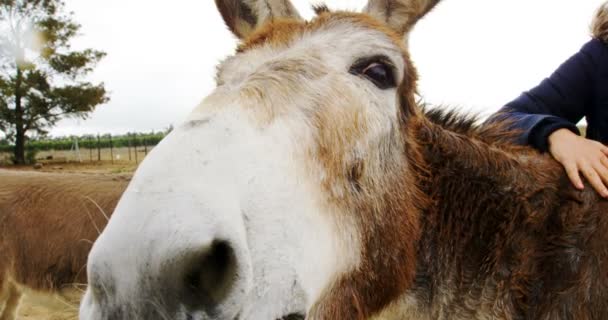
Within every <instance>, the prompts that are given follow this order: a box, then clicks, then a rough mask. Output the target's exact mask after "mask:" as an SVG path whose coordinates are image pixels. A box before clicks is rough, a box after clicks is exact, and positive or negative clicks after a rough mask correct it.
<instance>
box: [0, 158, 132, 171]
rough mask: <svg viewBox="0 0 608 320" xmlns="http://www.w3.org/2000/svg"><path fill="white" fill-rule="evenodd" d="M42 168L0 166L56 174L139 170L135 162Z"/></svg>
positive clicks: (52, 165)
mask: <svg viewBox="0 0 608 320" xmlns="http://www.w3.org/2000/svg"><path fill="white" fill-rule="evenodd" d="M41 165H42V167H38V168H35V167H34V166H31V165H26V166H0V169H8V170H19V171H38V172H54V173H90V174H125V173H133V172H134V171H135V169H137V164H136V163H135V162H129V161H114V163H111V162H110V161H101V162H82V163H79V162H69V163H52V164H41Z"/></svg>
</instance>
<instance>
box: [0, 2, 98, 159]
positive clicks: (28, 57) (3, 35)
mask: <svg viewBox="0 0 608 320" xmlns="http://www.w3.org/2000/svg"><path fill="white" fill-rule="evenodd" d="M79 29H80V25H79V24H77V23H75V22H74V21H73V20H72V14H71V13H66V12H65V8H64V3H63V1H61V0H0V130H2V131H3V132H4V133H5V134H6V136H7V137H8V139H9V140H10V141H11V142H13V143H14V146H15V147H14V153H15V162H16V163H20V164H21V163H24V162H25V143H26V139H27V137H28V135H44V134H45V133H46V132H47V130H48V129H49V128H50V127H52V126H53V125H55V124H56V123H57V121H59V120H60V119H61V118H63V117H79V118H83V119H84V118H86V117H87V116H88V115H89V113H90V112H91V111H93V110H94V108H95V107H96V106H97V105H99V104H103V103H105V102H107V101H108V100H109V98H108V95H107V92H106V90H105V88H104V85H103V83H99V84H93V83H90V82H87V81H85V80H83V79H82V78H83V77H84V76H85V75H87V74H88V73H90V72H91V71H92V70H93V68H94V67H95V65H96V64H97V62H99V60H101V59H102V58H103V57H104V56H105V53H104V52H101V51H96V50H93V49H86V50H81V51H77V50H72V48H71V47H70V41H71V40H72V39H73V38H74V37H75V36H77V35H78V30H79Z"/></svg>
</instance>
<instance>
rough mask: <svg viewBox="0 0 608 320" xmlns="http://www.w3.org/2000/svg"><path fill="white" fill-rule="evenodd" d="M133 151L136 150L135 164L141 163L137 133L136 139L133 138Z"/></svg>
mask: <svg viewBox="0 0 608 320" xmlns="http://www.w3.org/2000/svg"><path fill="white" fill-rule="evenodd" d="M133 142H134V143H133V152H135V164H139V160H138V159H137V135H135V140H133Z"/></svg>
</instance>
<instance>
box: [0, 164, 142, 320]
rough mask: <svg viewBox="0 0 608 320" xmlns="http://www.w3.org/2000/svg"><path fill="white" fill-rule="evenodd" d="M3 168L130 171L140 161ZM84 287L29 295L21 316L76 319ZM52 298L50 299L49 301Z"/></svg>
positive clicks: (37, 319) (43, 319)
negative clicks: (62, 293)
mask: <svg viewBox="0 0 608 320" xmlns="http://www.w3.org/2000/svg"><path fill="white" fill-rule="evenodd" d="M0 168H2V169H8V170H19V171H38V172H54V173H68V174H69V173H86V174H94V175H97V174H101V175H125V174H126V175H128V174H130V173H133V172H134V171H135V169H136V168H137V164H135V163H134V162H128V161H123V162H120V161H114V164H112V163H111V162H110V161H102V162H93V163H91V162H83V163H78V162H71V163H55V164H47V165H43V166H42V168H39V169H35V168H34V167H33V166H3V167H0ZM81 294H82V292H81V291H74V292H71V293H70V295H69V297H68V298H59V297H56V298H51V299H50V301H48V299H47V300H45V301H44V303H41V302H40V301H39V300H38V299H36V298H35V297H32V296H28V295H26V296H25V297H24V298H23V299H22V300H21V303H20V305H19V306H20V307H19V314H18V316H17V319H18V320H73V319H78V305H79V302H80V301H79V299H80V295H81ZM49 302H50V303H49Z"/></svg>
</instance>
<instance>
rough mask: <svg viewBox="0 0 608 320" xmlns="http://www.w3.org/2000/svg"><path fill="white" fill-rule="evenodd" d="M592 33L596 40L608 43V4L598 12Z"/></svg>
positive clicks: (592, 26) (592, 25) (594, 19)
mask: <svg viewBox="0 0 608 320" xmlns="http://www.w3.org/2000/svg"><path fill="white" fill-rule="evenodd" d="M591 33H592V35H593V37H594V38H597V39H600V40H602V41H604V42H606V43H608V2H605V3H604V4H602V6H601V7H600V8H599V9H598V10H597V13H596V14H595V17H594V18H593V22H592V23H591Z"/></svg>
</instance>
